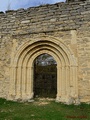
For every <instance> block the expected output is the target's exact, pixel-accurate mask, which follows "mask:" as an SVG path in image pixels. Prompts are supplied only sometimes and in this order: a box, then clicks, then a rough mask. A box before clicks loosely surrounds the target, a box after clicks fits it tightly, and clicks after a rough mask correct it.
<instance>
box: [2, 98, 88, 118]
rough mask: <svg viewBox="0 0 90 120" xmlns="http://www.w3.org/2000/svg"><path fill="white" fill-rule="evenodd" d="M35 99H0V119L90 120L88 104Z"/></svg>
mask: <svg viewBox="0 0 90 120" xmlns="http://www.w3.org/2000/svg"><path fill="white" fill-rule="evenodd" d="M44 102H46V103H48V104H42V103H43V102H42V101H38V100H36V101H35V102H33V103H28V102H26V103H18V102H11V101H6V100H5V99H0V120H90V105H88V104H81V105H78V106H75V105H64V104H61V103H56V102H54V101H49V102H48V101H44Z"/></svg>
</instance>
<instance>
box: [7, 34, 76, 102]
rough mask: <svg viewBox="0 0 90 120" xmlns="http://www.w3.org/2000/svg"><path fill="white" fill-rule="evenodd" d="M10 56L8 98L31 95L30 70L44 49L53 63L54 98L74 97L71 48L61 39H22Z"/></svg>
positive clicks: (59, 99)
mask: <svg viewBox="0 0 90 120" xmlns="http://www.w3.org/2000/svg"><path fill="white" fill-rule="evenodd" d="M12 53H14V54H13V55H12V59H11V68H10V70H11V72H10V80H11V81H10V89H9V95H8V99H12V100H17V99H22V100H29V99H32V98H33V97H34V91H33V82H34V81H33V74H34V72H33V71H34V64H33V63H34V60H35V58H36V57H38V56H39V55H41V54H44V53H47V54H49V55H51V56H53V58H54V59H55V61H56V63H57V95H56V100H57V101H60V102H64V103H75V101H77V99H78V83H77V67H78V66H77V59H76V57H75V55H74V54H73V52H72V51H71V49H70V48H69V47H68V46H67V45H65V44H64V43H63V42H62V40H60V39H57V38H53V37H47V36H42V37H40V38H35V39H31V40H30V41H27V42H25V43H23V44H22V45H21V46H20V47H19V48H18V49H17V50H16V52H15V51H13V52H12Z"/></svg>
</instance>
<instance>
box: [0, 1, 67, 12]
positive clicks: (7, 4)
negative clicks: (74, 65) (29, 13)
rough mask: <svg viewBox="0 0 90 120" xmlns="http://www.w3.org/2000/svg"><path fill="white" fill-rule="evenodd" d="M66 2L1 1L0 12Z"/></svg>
mask: <svg viewBox="0 0 90 120" xmlns="http://www.w3.org/2000/svg"><path fill="white" fill-rule="evenodd" d="M64 1H65V0H0V11H6V10H8V9H11V10H17V9H20V8H25V9H26V8H29V7H33V6H38V5H40V4H54V3H57V2H64Z"/></svg>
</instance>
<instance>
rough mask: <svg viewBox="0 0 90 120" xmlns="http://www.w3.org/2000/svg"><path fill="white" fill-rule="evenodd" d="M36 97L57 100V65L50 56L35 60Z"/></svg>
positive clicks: (41, 56)
mask: <svg viewBox="0 0 90 120" xmlns="http://www.w3.org/2000/svg"><path fill="white" fill-rule="evenodd" d="M33 78H34V83H33V84H34V86H33V89H34V97H49V98H56V95H57V63H56V61H55V60H54V58H53V57H52V56H51V55H49V54H45V53H44V54H42V55H40V56H38V57H37V58H36V59H35V60H34V77H33Z"/></svg>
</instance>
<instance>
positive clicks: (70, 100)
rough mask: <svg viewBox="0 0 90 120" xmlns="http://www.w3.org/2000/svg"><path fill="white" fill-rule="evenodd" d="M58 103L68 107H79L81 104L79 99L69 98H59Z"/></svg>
mask: <svg viewBox="0 0 90 120" xmlns="http://www.w3.org/2000/svg"><path fill="white" fill-rule="evenodd" d="M56 102H61V103H64V104H67V105H70V104H75V105H79V104H80V101H79V99H78V98H73V97H69V96H61V97H59V96H57V98H56Z"/></svg>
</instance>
